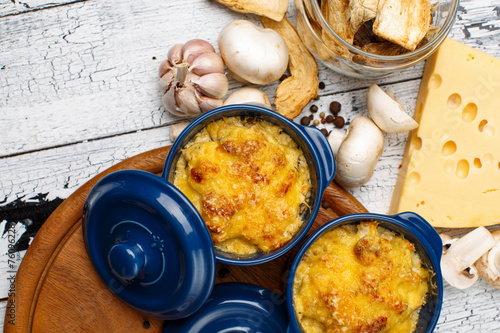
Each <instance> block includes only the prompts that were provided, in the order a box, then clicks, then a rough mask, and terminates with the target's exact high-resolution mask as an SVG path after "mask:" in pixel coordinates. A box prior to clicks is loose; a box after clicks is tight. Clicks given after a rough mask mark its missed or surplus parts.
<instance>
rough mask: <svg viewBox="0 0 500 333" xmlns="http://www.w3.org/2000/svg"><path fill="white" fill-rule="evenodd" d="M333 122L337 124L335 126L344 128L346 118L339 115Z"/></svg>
mask: <svg viewBox="0 0 500 333" xmlns="http://www.w3.org/2000/svg"><path fill="white" fill-rule="evenodd" d="M333 124H334V125H335V127H338V128H342V127H344V124H345V120H344V118H343V117H337V118H335V119H334V120H333Z"/></svg>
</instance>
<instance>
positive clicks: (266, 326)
mask: <svg viewBox="0 0 500 333" xmlns="http://www.w3.org/2000/svg"><path fill="white" fill-rule="evenodd" d="M287 327H288V316H287V313H286V305H285V300H284V299H283V298H282V297H280V296H279V295H277V294H275V293H274V292H272V291H270V290H268V289H266V288H262V287H259V286H256V285H253V284H248V283H223V284H218V285H216V286H215V287H214V290H213V291H212V294H211V295H210V297H209V298H208V299H207V301H206V302H205V304H203V306H202V307H201V308H200V309H199V310H198V311H197V312H196V313H195V314H193V315H192V316H190V317H188V318H185V319H180V320H174V321H169V322H167V323H166V325H165V330H164V333H213V332H245V333H263V332H273V333H280V332H282V333H285V332H286V330H287Z"/></svg>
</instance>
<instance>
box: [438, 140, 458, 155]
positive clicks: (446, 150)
mask: <svg viewBox="0 0 500 333" xmlns="http://www.w3.org/2000/svg"><path fill="white" fill-rule="evenodd" d="M456 151H457V144H456V143H455V141H453V140H450V141H448V142H446V143H445V144H444V145H443V148H442V149H441V154H443V156H450V155H453V154H455V152H456Z"/></svg>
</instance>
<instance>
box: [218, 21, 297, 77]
mask: <svg viewBox="0 0 500 333" xmlns="http://www.w3.org/2000/svg"><path fill="white" fill-rule="evenodd" d="M218 45H219V50H220V54H221V56H222V59H224V62H225V64H226V66H227V68H228V69H229V74H230V75H231V76H232V77H233V78H234V79H236V80H238V81H240V82H243V83H252V84H262V85H263V84H269V83H272V82H274V81H276V80H278V79H279V78H280V77H281V76H282V75H283V73H285V71H286V69H287V67H288V57H289V54H288V48H287V46H286V43H285V41H284V40H283V38H282V37H281V36H280V34H278V33H277V32H276V31H274V30H271V29H264V28H260V27H258V26H256V25H255V24H253V23H252V22H250V21H246V20H236V21H233V22H230V23H229V24H227V25H226V26H225V27H224V28H222V30H221V32H220V34H219V38H218Z"/></svg>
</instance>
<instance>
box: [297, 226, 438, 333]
mask: <svg viewBox="0 0 500 333" xmlns="http://www.w3.org/2000/svg"><path fill="white" fill-rule="evenodd" d="M431 277H432V272H431V271H430V270H429V269H428V268H426V267H425V266H424V265H423V264H422V261H421V258H420V256H419V254H418V253H417V252H416V251H415V246H414V245H413V244H412V243H411V242H409V241H408V240H407V239H405V238H404V237H403V236H402V235H400V234H396V233H394V232H392V231H390V230H388V229H386V228H383V227H381V226H378V223H377V222H376V221H363V222H361V223H359V224H357V225H352V224H349V225H343V226H339V227H336V228H334V229H332V230H329V231H326V232H325V233H324V234H323V235H321V236H320V237H319V238H318V239H317V240H316V241H315V242H313V244H312V245H311V247H310V248H309V249H308V250H307V251H306V253H305V254H304V256H303V258H302V259H301V261H300V263H299V265H298V267H297V271H296V273H295V277H294V285H293V302H294V307H295V312H296V317H297V320H298V322H299V325H300V326H301V329H302V331H303V332H307V333H309V332H370V333H377V332H392V333H394V332H413V331H414V330H415V329H416V325H417V322H418V316H419V311H420V308H421V307H422V306H423V305H424V303H425V300H426V295H427V294H428V293H429V291H430V290H431V289H432V288H431V287H430V279H431Z"/></svg>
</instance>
